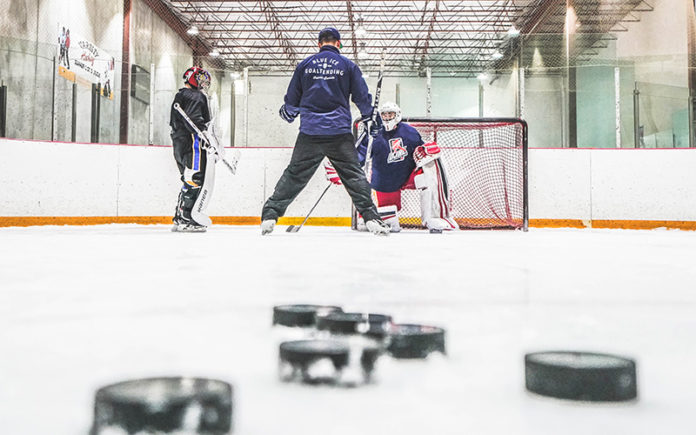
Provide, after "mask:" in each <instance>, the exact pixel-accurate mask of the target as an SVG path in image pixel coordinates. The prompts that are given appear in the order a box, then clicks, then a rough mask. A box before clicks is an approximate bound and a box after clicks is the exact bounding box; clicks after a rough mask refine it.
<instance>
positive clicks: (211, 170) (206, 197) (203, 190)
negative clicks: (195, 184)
mask: <svg viewBox="0 0 696 435" xmlns="http://www.w3.org/2000/svg"><path fill="white" fill-rule="evenodd" d="M211 153H212V152H211ZM211 153H208V155H207V158H206V160H207V159H208V158H212V157H213V156H212V155H211ZM213 161H214V160H213ZM204 166H205V176H204V178H203V185H201V187H200V191H199V193H198V196H197V197H196V202H195V203H194V204H193V208H192V209H191V217H192V218H193V220H194V221H195V222H196V223H198V224H199V225H203V226H206V227H207V226H210V224H211V221H210V217H209V216H208V215H206V214H205V210H206V209H207V208H208V204H210V198H211V197H212V196H213V188H214V187H215V164H214V163H212V164H210V165H208V164H205V165H204Z"/></svg>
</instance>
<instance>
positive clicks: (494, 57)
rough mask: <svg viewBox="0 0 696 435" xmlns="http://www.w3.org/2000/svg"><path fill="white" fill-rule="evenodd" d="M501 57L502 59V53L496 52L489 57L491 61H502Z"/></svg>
mask: <svg viewBox="0 0 696 435" xmlns="http://www.w3.org/2000/svg"><path fill="white" fill-rule="evenodd" d="M502 57H503V53H501V52H500V51H498V50H496V51H494V52H493V54H492V55H491V59H493V60H498V59H502Z"/></svg>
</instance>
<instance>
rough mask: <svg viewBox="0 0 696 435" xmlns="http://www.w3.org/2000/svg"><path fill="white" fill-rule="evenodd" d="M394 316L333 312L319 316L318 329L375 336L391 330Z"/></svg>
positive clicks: (381, 335)
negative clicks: (390, 326)
mask: <svg viewBox="0 0 696 435" xmlns="http://www.w3.org/2000/svg"><path fill="white" fill-rule="evenodd" d="M391 321H392V318H391V316H388V315H386V314H367V313H343V312H333V313H329V314H327V315H326V316H323V317H319V318H317V329H319V330H323V331H328V332H330V333H332V334H365V335H368V336H372V337H375V338H381V337H384V336H385V335H386V334H387V333H388V332H389V325H391Z"/></svg>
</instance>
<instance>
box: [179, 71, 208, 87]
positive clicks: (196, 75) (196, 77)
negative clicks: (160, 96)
mask: <svg viewBox="0 0 696 435" xmlns="http://www.w3.org/2000/svg"><path fill="white" fill-rule="evenodd" d="M184 83H187V84H189V85H190V86H191V87H193V88H194V89H200V90H202V91H205V90H206V89H208V87H210V73H208V71H206V70H204V69H203V68H199V67H197V66H192V67H191V68H189V69H187V70H186V72H185V73H184Z"/></svg>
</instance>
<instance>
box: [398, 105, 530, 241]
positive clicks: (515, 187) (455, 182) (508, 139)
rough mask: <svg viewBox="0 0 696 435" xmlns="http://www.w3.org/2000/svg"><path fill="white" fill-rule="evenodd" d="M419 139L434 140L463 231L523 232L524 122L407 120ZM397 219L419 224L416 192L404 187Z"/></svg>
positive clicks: (525, 219)
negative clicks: (501, 230) (505, 230)
mask: <svg viewBox="0 0 696 435" xmlns="http://www.w3.org/2000/svg"><path fill="white" fill-rule="evenodd" d="M404 122H406V123H408V124H410V125H411V126H413V127H415V128H416V129H417V130H418V131H419V132H420V135H421V137H422V139H423V141H424V142H426V143H427V142H432V141H434V142H437V144H438V145H439V147H440V149H441V150H442V157H441V159H442V160H441V161H442V163H443V166H444V168H445V173H446V175H447V181H448V186H447V189H448V190H449V192H450V202H451V208H452V216H453V217H454V219H455V220H456V221H457V223H458V224H459V227H460V228H462V229H477V228H480V229H506V228H507V229H523V230H525V231H526V230H527V223H528V207H527V124H526V122H525V121H523V120H521V119H516V118H452V119H429V118H410V119H404ZM401 198H402V199H401V204H402V209H401V211H400V212H399V221H400V223H401V226H402V227H404V228H423V226H422V223H421V218H420V216H421V212H420V192H419V191H418V190H404V191H402V195H401Z"/></svg>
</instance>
